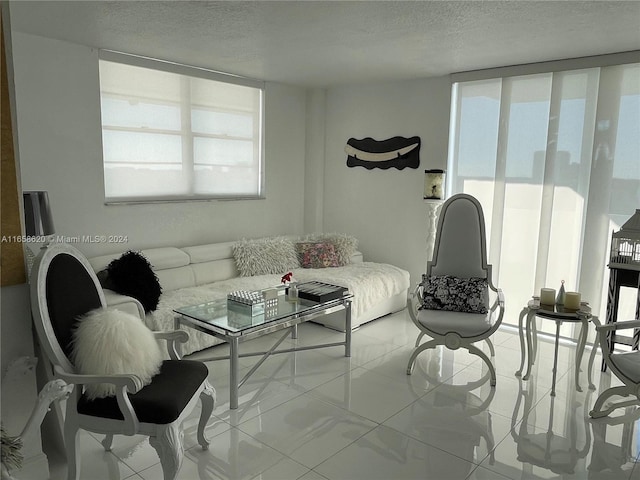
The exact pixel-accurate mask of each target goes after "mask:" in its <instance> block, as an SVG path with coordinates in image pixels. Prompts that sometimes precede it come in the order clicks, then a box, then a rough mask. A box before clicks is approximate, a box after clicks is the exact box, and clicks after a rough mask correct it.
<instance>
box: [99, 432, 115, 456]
mask: <svg viewBox="0 0 640 480" xmlns="http://www.w3.org/2000/svg"><path fill="white" fill-rule="evenodd" d="M100 443H102V446H103V447H104V450H105V452H110V451H111V444H112V443H113V435H112V434H108V435H105V436H104V439H103V440H102V442H100Z"/></svg>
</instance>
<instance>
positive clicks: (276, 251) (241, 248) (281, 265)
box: [233, 237, 300, 277]
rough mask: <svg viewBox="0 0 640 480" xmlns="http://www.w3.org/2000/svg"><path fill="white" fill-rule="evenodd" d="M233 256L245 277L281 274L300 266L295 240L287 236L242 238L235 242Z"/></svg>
mask: <svg viewBox="0 0 640 480" xmlns="http://www.w3.org/2000/svg"><path fill="white" fill-rule="evenodd" d="M233 258H234V259H235V261H236V266H237V267H238V271H239V272H240V275H241V276H243V277H252V276H255V275H268V274H275V273H280V274H281V273H282V272H287V271H290V270H294V269H296V268H300V262H299V261H298V255H297V254H296V249H295V246H294V244H293V241H292V240H291V239H289V238H287V237H269V238H259V239H255V240H246V239H242V240H240V241H239V242H236V243H234V244H233Z"/></svg>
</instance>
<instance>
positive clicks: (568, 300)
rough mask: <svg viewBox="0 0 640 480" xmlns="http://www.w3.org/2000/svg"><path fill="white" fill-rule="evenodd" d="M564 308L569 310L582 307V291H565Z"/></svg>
mask: <svg viewBox="0 0 640 480" xmlns="http://www.w3.org/2000/svg"><path fill="white" fill-rule="evenodd" d="M564 308H565V309H567V310H578V309H579V308H580V293H579V292H567V293H565V295H564Z"/></svg>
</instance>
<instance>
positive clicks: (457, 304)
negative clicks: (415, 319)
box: [421, 275, 489, 314]
mask: <svg viewBox="0 0 640 480" xmlns="http://www.w3.org/2000/svg"><path fill="white" fill-rule="evenodd" d="M422 287H423V298H422V307H421V308H423V309H431V310H449V311H454V312H467V313H482V314H485V313H487V311H488V309H487V304H488V298H489V291H488V289H489V284H488V282H487V279H486V278H459V277H454V276H451V275H441V276H439V275H434V276H430V277H428V276H426V275H423V276H422Z"/></svg>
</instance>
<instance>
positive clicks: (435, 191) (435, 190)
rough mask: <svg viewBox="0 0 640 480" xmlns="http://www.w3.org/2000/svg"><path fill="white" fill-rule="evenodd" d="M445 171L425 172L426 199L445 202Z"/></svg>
mask: <svg viewBox="0 0 640 480" xmlns="http://www.w3.org/2000/svg"><path fill="white" fill-rule="evenodd" d="M444 176H445V171H444V170H425V171H424V199H425V200H444V186H445V184H444Z"/></svg>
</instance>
